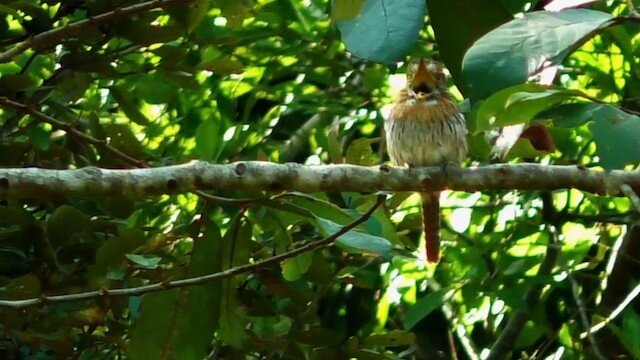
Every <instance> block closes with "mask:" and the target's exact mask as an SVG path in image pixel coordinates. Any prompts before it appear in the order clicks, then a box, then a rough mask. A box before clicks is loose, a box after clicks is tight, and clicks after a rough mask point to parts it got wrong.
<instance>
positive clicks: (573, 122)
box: [539, 103, 640, 170]
mask: <svg viewBox="0 0 640 360" xmlns="http://www.w3.org/2000/svg"><path fill="white" fill-rule="evenodd" d="M539 117H541V118H544V119H551V120H553V123H554V125H556V126H562V127H575V126H580V125H583V124H585V123H589V130H590V132H591V134H592V135H593V140H594V141H595V143H596V155H598V157H599V158H600V165H601V166H602V167H603V168H605V169H607V170H610V169H617V168H621V167H623V166H625V165H627V164H637V163H638V162H640V146H638V139H640V117H638V116H636V115H632V114H629V113H627V112H625V111H622V110H620V109H619V108H617V107H615V106H613V105H608V104H594V103H588V104H577V103H576V104H563V105H560V106H557V107H555V108H553V109H550V110H548V111H545V112H544V113H542V114H540V115H539Z"/></svg>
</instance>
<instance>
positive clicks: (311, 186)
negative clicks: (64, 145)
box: [0, 161, 640, 199]
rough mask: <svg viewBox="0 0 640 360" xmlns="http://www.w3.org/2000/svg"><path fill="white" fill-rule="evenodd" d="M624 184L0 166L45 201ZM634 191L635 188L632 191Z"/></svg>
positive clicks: (575, 177)
mask: <svg viewBox="0 0 640 360" xmlns="http://www.w3.org/2000/svg"><path fill="white" fill-rule="evenodd" d="M622 183H625V184H627V185H629V186H630V187H631V188H633V189H640V171H621V170H614V171H611V172H604V171H598V170H587V169H584V168H581V167H576V166H547V165H540V164H494V165H487V166H479V167H472V168H449V169H447V172H446V174H445V173H443V171H442V168H441V167H439V166H434V167H424V168H411V169H409V168H400V167H390V166H386V165H380V166H369V167H365V166H357V165H347V164H339V165H314V166H305V165H301V164H295V163H287V164H275V163H270V162H261V161H246V162H236V163H232V164H224V165H222V164H212V163H208V162H204V161H192V162H189V163H186V164H182V165H174V166H166V167H157V168H139V169H102V168H97V167H93V166H89V167H85V168H81V169H76V170H51V169H40V168H4V169H0V198H13V199H21V198H38V197H46V196H59V195H65V196H84V197H99V196H127V197H132V198H141V197H145V196H152V195H161V194H172V193H178V192H193V191H197V190H241V189H251V190H256V189H258V190H265V191H271V192H280V191H300V192H307V193H309V192H315V191H355V192H361V193H374V192H377V191H381V190H382V191H423V192H424V191H436V190H443V189H452V190H459V191H468V192H474V191H480V190H514V189H515V190H555V189H564V188H575V189H579V190H583V191H588V192H592V193H598V194H609V195H621V192H620V185H619V184H622ZM636 191H637V190H636Z"/></svg>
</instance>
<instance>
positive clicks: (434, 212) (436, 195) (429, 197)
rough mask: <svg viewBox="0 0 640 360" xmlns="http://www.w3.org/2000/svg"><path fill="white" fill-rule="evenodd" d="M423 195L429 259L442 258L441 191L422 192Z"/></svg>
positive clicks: (433, 260)
mask: <svg viewBox="0 0 640 360" xmlns="http://www.w3.org/2000/svg"><path fill="white" fill-rule="evenodd" d="M420 196H421V197H422V225H423V227H424V241H425V244H426V251H427V261H429V262H430V263H437V262H438V259H440V192H428V193H420Z"/></svg>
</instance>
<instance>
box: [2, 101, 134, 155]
mask: <svg viewBox="0 0 640 360" xmlns="http://www.w3.org/2000/svg"><path fill="white" fill-rule="evenodd" d="M0 107H7V108H11V109H14V110H16V111H18V112H20V113H23V114H29V115H31V116H33V117H34V118H35V119H36V120H38V121H41V122H45V123H48V124H51V125H52V126H54V127H56V128H58V129H60V130H64V131H65V132H66V133H67V134H69V136H72V137H74V138H76V139H77V140H79V141H81V142H84V143H87V144H91V145H94V146H96V147H98V148H100V149H103V150H104V151H106V152H108V153H110V154H111V155H113V156H114V157H116V158H118V159H120V160H123V161H124V162H125V163H127V164H129V165H133V166H135V167H146V166H145V164H144V163H143V162H142V161H140V160H137V159H134V158H133V157H131V156H129V155H127V154H125V153H123V152H122V151H120V150H118V149H116V148H114V147H113V146H111V145H109V143H108V142H107V141H106V140H100V139H96V138H94V137H92V136H90V135H87V134H85V133H83V132H82V131H80V130H78V129H76V128H75V127H73V125H71V124H69V123H66V122H63V121H60V120H56V119H54V118H52V117H51V116H49V115H46V114H44V113H42V112H40V111H38V110H36V109H34V108H32V107H30V106H28V105H25V104H21V103H19V102H15V101H13V100H9V99H7V98H6V97H0Z"/></svg>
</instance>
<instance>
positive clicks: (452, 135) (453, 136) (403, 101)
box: [384, 57, 468, 263]
mask: <svg viewBox="0 0 640 360" xmlns="http://www.w3.org/2000/svg"><path fill="white" fill-rule="evenodd" d="M445 79H446V78H445V74H444V70H443V66H442V65H441V64H440V63H439V62H438V61H436V60H433V59H429V58H422V57H421V58H416V59H412V60H411V61H409V63H408V64H407V82H406V86H404V87H403V88H402V89H401V90H400V92H399V94H398V97H397V100H396V101H395V103H394V105H393V107H392V109H391V112H390V114H389V116H388V118H387V119H386V121H385V124H384V130H385V138H386V144H387V152H388V154H389V158H390V160H391V162H392V163H393V164H394V165H396V166H409V167H410V168H411V167H419V166H436V165H440V166H443V168H444V169H445V171H446V167H447V166H449V165H452V164H453V165H456V166H459V165H460V164H461V163H462V162H463V161H464V158H465V157H466V155H467V149H468V145H467V134H468V130H467V126H466V122H465V118H464V115H463V114H462V113H461V112H460V109H459V108H458V105H457V103H456V101H455V100H454V98H453V97H452V96H451V94H450V93H449V92H448V91H447V88H446V86H445ZM420 195H421V200H422V223H423V230H424V236H425V244H426V258H427V261H428V262H430V263H437V262H438V261H439V259H440V192H439V191H438V192H423V193H420Z"/></svg>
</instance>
